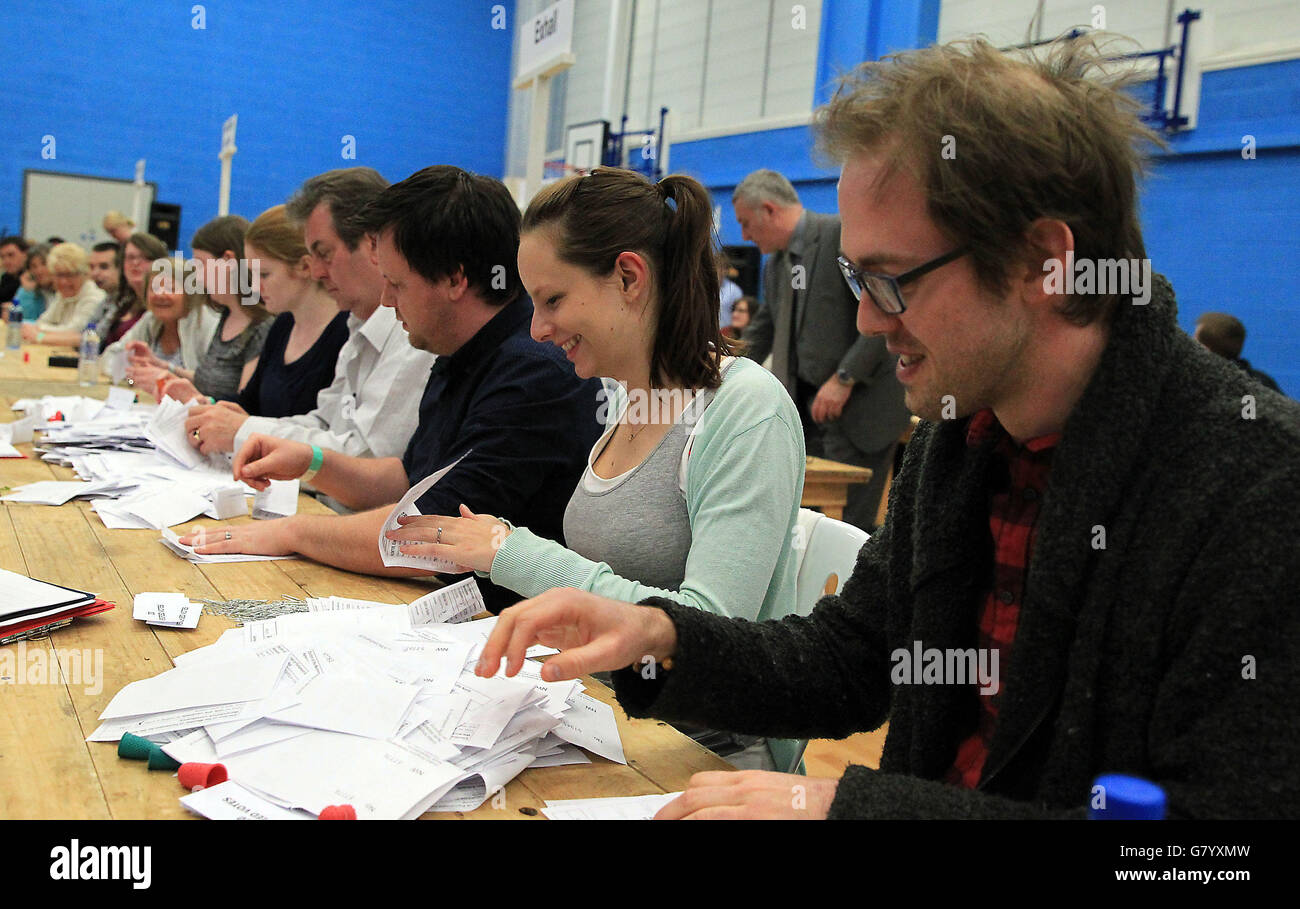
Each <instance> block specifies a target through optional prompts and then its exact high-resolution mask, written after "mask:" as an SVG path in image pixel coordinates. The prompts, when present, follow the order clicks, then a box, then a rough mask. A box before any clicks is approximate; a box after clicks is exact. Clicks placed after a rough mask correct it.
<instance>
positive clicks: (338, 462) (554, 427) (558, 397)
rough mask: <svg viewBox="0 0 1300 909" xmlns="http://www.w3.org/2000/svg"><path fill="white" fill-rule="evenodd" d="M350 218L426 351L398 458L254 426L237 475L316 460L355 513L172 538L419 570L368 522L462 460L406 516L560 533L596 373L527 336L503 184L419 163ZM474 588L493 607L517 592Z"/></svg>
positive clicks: (261, 476)
mask: <svg viewBox="0 0 1300 909" xmlns="http://www.w3.org/2000/svg"><path fill="white" fill-rule="evenodd" d="M358 223H360V224H362V225H363V226H364V229H365V231H366V232H367V233H372V234H374V235H375V236H376V237H377V241H376V247H375V251H376V260H377V262H378V265H379V268H380V270H381V272H382V274H383V276H384V279H385V285H384V297H383V302H384V305H386V306H391V307H393V309H394V311H395V312H396V313H397V316H398V318H399V319H400V320H401V322H402V324H403V325H404V326H405V328H406V330H407V334H408V337H409V339H410V343H411V344H412V345H414V346H416V347H420V348H423V349H425V350H428V351H430V352H432V353H436V354H438V360H437V362H436V363H435V364H434V367H433V369H432V370H431V371H430V374H429V378H428V384H427V385H426V386H425V389H424V396H423V399H422V401H421V404H420V424H419V426H418V427H417V429H416V431H415V434H414V435H413V436H412V437H411V442H410V444H409V445H408V446H407V449H406V454H405V455H404V456H403V457H402V458H396V457H392V458H356V457H350V456H348V455H345V454H341V453H339V452H334V451H322V450H321V449H319V448H317V449H316V450H315V451H313V449H312V446H311V445H308V444H306V443H304V442H298V441H295V440H289V439H278V438H275V437H272V436H263V435H260V434H258V435H254V436H253V437H252V438H250V439H249V440H248V443H247V444H246V445H245V446H244V447H243V448H241V449H240V451H239V453H238V454H237V455H236V456H235V465H234V468H235V476H236V477H237V478H239V479H243V480H246V481H248V482H249V483H251V484H252V485H255V486H258V485H261V486H265V485H266V482H267V481H268V480H270V479H292V478H294V477H300V476H302V475H303V474H304V473H306V472H307V471H308V470H313V471H317V472H316V473H315V478H314V480H313V481H312V482H313V483H314V485H315V486H316V488H317V489H319V490H321V491H322V492H324V493H326V494H327V495H330V496H333V497H334V498H336V499H338V500H339V501H341V502H342V503H343V504H344V505H346V506H348V507H350V508H354V509H357V510H358V511H359V512H360V513H358V514H352V515H343V516H333V515H331V516H319V515H296V516H294V517H291V518H284V519H282V520H276V521H260V522H258V523H257V524H256V525H244V526H240V527H232V528H223V533H222V534H204V535H203V538H202V541H201V542H199V536H198V534H197V533H193V532H191V533H190V534H188V535H187V536H185V537H182V539H185V540H186V541H187V542H194V543H195V544H196V550H197V551H199V552H204V553H209V552H212V553H215V552H248V553H267V554H287V553H297V554H299V555H304V556H307V557H309V558H313V559H316V560H317V561H320V562H324V563H326V564H328V565H333V566H335V567H337V568H343V569H347V570H349V571H360V572H366V573H369V574H384V575H394V576H409V575H413V574H421V573H422V572H419V571H416V570H413V569H409V568H399V567H391V568H390V567H385V566H384V565H383V563H382V560H381V559H380V554H379V545H378V540H379V532H380V529H381V528H382V527H383V524H384V519H385V518H386V517H387V515H388V512H389V511H390V510H391V507H392V504H393V503H395V502H396V501H397V500H398V499H400V498H401V497H402V496H403V495H404V494H405V493H406V492H407V491H408V490H409V488H410V487H411V486H412V485H414V484H416V483H418V482H419V481H420V480H422V479H424V478H425V477H427V476H429V475H430V474H432V473H434V472H435V471H437V470H438V469H440V468H442V467H445V466H447V465H449V464H451V463H452V462H453V461H455V460H456V459H457V458H460V457H461V456H462V455H463V456H464V459H463V460H461V461H460V462H459V464H457V466H456V467H455V468H454V469H453V470H451V471H450V472H449V473H448V474H447V475H446V476H445V477H443V478H442V480H441V481H439V482H438V483H437V485H435V486H434V487H433V488H432V489H430V490H429V491H428V492H427V493H426V494H425V495H424V496H422V497H421V498H420V499H419V500H418V501H417V504H418V506H419V508H420V510H421V511H423V512H425V513H431V514H447V513H452V512H454V511H455V510H456V508H457V507H458V506H459V505H460V504H461V503H462V502H473V503H475V507H477V508H479V509H482V510H483V511H485V512H487V513H489V514H497V515H502V516H504V517H505V518H506V519H507V520H510V521H513V522H516V523H519V524H527V525H529V526H532V527H534V528H536V529H537V530H538V532H539V533H541V534H544V535H547V536H551V537H554V538H559V537H560V536H561V533H562V531H561V526H562V522H563V515H564V505H565V502H567V501H568V498H569V493H570V491H571V490H572V489H573V487H574V484H576V483H577V481H578V477H579V475H580V474H581V472H582V467H583V462H584V460H585V456H586V453H587V451H588V450H589V449H590V447H591V444H592V442H594V441H595V439H596V436H597V435H598V434H599V432H600V426H599V423H598V422H597V417H596V413H597V408H598V407H599V401H598V400H597V393H598V392H599V391H600V389H601V384H600V382H599V381H597V380H595V379H588V380H586V381H584V380H582V379H579V378H578V377H577V376H575V375H574V372H573V367H572V366H571V365H570V364H569V363H567V362H565V359H564V355H563V354H562V353H560V350H559V348H557V347H555V346H554V345H552V344H542V343H539V342H537V341H534V340H533V339H531V338H530V337H529V336H528V326H529V320H530V318H531V316H532V310H533V307H532V305H531V303H530V302H529V299H528V297H527V296H526V295H525V293H524V289H523V286H522V285H521V283H520V281H519V273H518V271H517V270H516V267H515V255H516V253H517V251H518V247H519V209H518V207H517V206H516V205H515V202H514V199H513V198H511V196H510V192H509V191H508V190H507V189H506V188H505V186H504V184H502V183H501V182H500V181H499V180H496V179H493V178H492V177H485V176H479V175H475V174H470V173H467V172H466V171H463V170H461V169H460V168H458V167H449V166H445V165H440V166H437V167H428V168H425V169H424V170H421V171H419V172H417V173H415V174H413V175H411V176H410V177H408V178H407V179H405V180H403V181H402V182H401V183H397V184H394V185H393V186H391V187H389V188H388V189H386V190H384V192H383V193H381V194H380V195H379V196H378V197H377V198H376V199H375V200H374V201H373V202H371V203H370V205H369V207H368V208H367V210H366V213H365V215H364V219H363V220H362V221H360V222H358ZM539 305H543V304H539ZM711 315H712V306H710V317H711ZM405 391H406V393H407V394H410V393H411V390H410V389H406V390H405ZM363 509H368V510H363ZM227 536H228V537H229V539H226V538H225V537H227ZM480 586H481V587H482V588H483V596H484V599H485V601H486V602H487V603H488V605H489V607H490V608H491V609H492V610H493V611H498V610H500V609H501V608H503V607H504V606H506V605H508V604H509V603H512V602H514V601H515V600H517V599H518V596H516V595H514V594H512V593H510V592H509V591H506V590H503V589H501V588H499V587H496V586H494V585H491V584H482V585H480Z"/></svg>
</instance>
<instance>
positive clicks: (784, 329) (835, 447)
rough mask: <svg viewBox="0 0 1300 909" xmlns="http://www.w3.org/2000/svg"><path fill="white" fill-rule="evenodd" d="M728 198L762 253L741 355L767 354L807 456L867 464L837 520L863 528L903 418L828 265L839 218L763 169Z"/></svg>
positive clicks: (882, 352) (852, 302) (890, 379)
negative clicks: (757, 294)
mask: <svg viewBox="0 0 1300 909" xmlns="http://www.w3.org/2000/svg"><path fill="white" fill-rule="evenodd" d="M731 201H732V205H733V206H734V207H735V210H736V220H737V221H738V222H740V227H741V230H742V231H743V233H744V238H745V240H746V241H748V242H750V243H753V244H755V245H757V246H758V248H759V250H760V251H761V252H762V253H764V254H765V255H768V256H769V257H770V258H769V259H768V262H767V268H766V270H765V271H764V273H763V294H764V298H765V299H764V305H763V306H762V307H761V308H760V309H759V310H758V312H757V313H756V314H755V315H754V317H753V320H752V321H751V323H750V326H749V328H748V329H747V330H746V331H745V336H744V341H745V343H746V345H747V347H746V350H745V352H744V353H745V356H747V357H750V358H752V359H754V360H757V361H759V362H760V363H761V362H763V361H764V360H765V359H767V356H768V354H769V353H770V354H771V355H772V373H773V374H774V375H775V376H776V377H777V378H778V379H780V380H781V382H782V384H784V385H785V387H786V390H788V391H789V392H790V397H792V398H793V399H794V402H795V404H797V405H798V407H799V415H800V416H801V417H802V419H803V427H804V439H805V442H806V447H807V449H808V454H810V455H821V456H823V457H827V458H830V459H831V460H833V461H840V462H842V463H845V464H855V465H857V466H859V467H869V468H871V471H872V476H871V482H870V483H866V484H863V485H859V486H852V487H850V488H849V498H848V503H847V504H846V506H845V508H844V520H846V521H847V522H849V523H850V524H854V525H856V526H858V527H861V528H862V529H863V530H871V529H872V526H873V525H874V523H875V518H876V509H877V508H878V507H879V505H880V497H881V494H882V493H883V492H884V489H885V476H886V475H887V474H888V472H889V467H890V465H891V464H892V463H893V460H894V451H895V449H896V447H897V444H898V437H899V435H900V434H901V433H902V431H903V429H904V427H906V426H907V422H908V419H909V417H908V412H907V406H906V405H905V404H904V403H903V386H902V385H900V384H899V382H898V379H897V378H896V377H895V375H894V366H895V363H896V361H897V357H894V356H892V355H891V354H890V353H889V351H888V350H886V349H885V339H884V338H883V337H881V336H879V335H876V336H873V337H866V336H863V335H860V334H859V333H858V330H857V323H856V320H857V311H858V300H857V298H856V297H855V296H854V295H853V292H852V291H850V290H849V287H848V284H847V283H846V282H845V280H844V276H843V274H842V273H841V272H840V267H839V263H838V262H837V261H836V260H837V259H838V257H839V254H840V219H839V217H838V216H836V215H823V214H818V213H817V212H812V211H806V210H805V209H804V207H803V206H802V205H801V204H800V203H799V195H798V194H797V193H796V192H795V190H794V187H793V186H791V185H790V181H789V180H787V179H786V178H785V177H783V176H782V175H781V174H779V173H777V172H776V171H772V170H756V171H754V172H753V173H752V174H750V175H749V176H747V177H746V178H745V179H744V180H742V181H741V182H740V185H738V186H737V187H736V190H735V192H734V193H732V196H731Z"/></svg>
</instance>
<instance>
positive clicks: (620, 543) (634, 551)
mask: <svg viewBox="0 0 1300 909" xmlns="http://www.w3.org/2000/svg"><path fill="white" fill-rule="evenodd" d="M728 365H730V364H728ZM714 394H715V391H714V389H706V390H704V391H701V392H700V393H699V394H697V395H696V396H695V398H694V400H693V401H692V402H691V403H689V404H688V405H687V406H686V408H685V409H684V410H683V411H682V416H681V417H680V418H678V420H677V422H676V423H675V424H673V428H672V429H670V430H669V431H668V433H667V434H666V435H665V436H664V437H663V439H661V440H660V442H659V445H658V446H657V447H656V448H655V450H654V451H652V452H650V455H649V457H647V458H646V459H645V460H644V461H642V462H641V463H640V464H638V465H637V466H636V467H633V468H632V469H631V470H629V471H628V472H627V473H624V474H621V475H619V476H618V477H615V478H613V479H609V480H606V479H604V478H602V477H599V476H597V475H596V474H595V472H594V471H593V470H592V467H591V465H592V464H593V463H594V462H595V460H596V458H597V457H598V456H599V454H600V452H601V451H603V450H604V448H605V446H606V445H607V444H609V440H610V438H611V437H612V434H611V433H610V432H609V431H606V433H605V434H604V435H602V436H601V437H600V439H598V440H597V442H596V444H595V446H593V447H592V450H591V454H590V455H589V456H588V457H587V469H586V470H584V471H583V472H582V479H581V480H580V481H579V483H578V488H577V489H575V490H574V492H573V497H572V498H571V499H569V505H568V507H567V508H566V509H565V511H564V540H565V545H566V546H568V548H569V549H571V550H573V551H574V552H576V553H578V554H579V555H581V556H585V557H586V558H588V559H592V560H594V561H597V562H604V563H606V564H607V565H609V567H610V568H611V569H612V570H613V571H614V573H615V574H617V575H619V576H620V577H624V578H627V579H628V580H631V581H637V582H638V583H641V584H647V585H649V586H651V587H660V588H663V589H665V590H679V589H680V588H681V586H682V580H683V579H684V578H685V577H686V555H687V553H689V552H690V551H691V521H690V517H689V515H688V514H687V511H686V497H685V496H684V495H683V494H682V490H681V487H680V485H679V477H680V470H681V464H682V452H683V451H685V449H686V442H687V440H688V438H689V437H690V434H691V430H692V429H693V428H694V427H695V425H696V424H697V423H698V422H699V419H700V417H701V416H702V415H703V413H704V410H705V408H707V407H708V406H709V404H710V403H711V402H712V401H713V397H714ZM620 417H621V414H620ZM614 425H615V426H617V425H618V421H617V420H615V423H614Z"/></svg>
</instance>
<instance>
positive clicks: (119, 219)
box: [103, 210, 135, 245]
mask: <svg viewBox="0 0 1300 909" xmlns="http://www.w3.org/2000/svg"><path fill="white" fill-rule="evenodd" d="M103 227H104V230H105V231H107V232H108V235H109V236H110V237H112V238H113V239H114V240H116V241H117V242H118V243H121V244H123V245H126V242H127V241H128V240H130V239H131V237H132V236H134V233H133V232H134V231H135V222H134V221H132V220H131V219H130V218H128V217H127V216H126V215H124V214H122V213H121V212H120V211H116V210H114V211H110V212H108V213H107V214H106V215H104V222H103Z"/></svg>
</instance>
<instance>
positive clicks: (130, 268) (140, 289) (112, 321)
mask: <svg viewBox="0 0 1300 909" xmlns="http://www.w3.org/2000/svg"><path fill="white" fill-rule="evenodd" d="M165 258H167V246H166V244H164V243H163V241H162V240H159V239H158V238H157V237H155V236H154V235H153V234H132V235H131V236H130V238H129V239H128V240H127V241H126V243H125V244H124V245H123V247H122V255H121V265H120V268H119V272H118V278H117V293H116V294H114V295H113V296H112V297H110V298H108V299H107V300H105V301H104V304H103V306H102V307H101V308H100V311H99V316H98V317H97V318H96V324H97V325H98V326H99V340H100V350H101V352H102V351H103V350H107V349H108V347H109V346H110V345H112V344H116V343H117V342H118V341H120V340H121V339H122V335H124V334H126V333H127V332H128V331H130V330H131V328H132V326H134V325H135V323H137V322H139V321H140V317H141V316H143V315H144V313H145V308H144V289H145V288H144V285H145V280H146V278H147V277H148V275H149V263H150V262H156V261H157V260H158V259H165ZM68 343H69V344H72V343H75V342H72V341H69V342H68Z"/></svg>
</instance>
